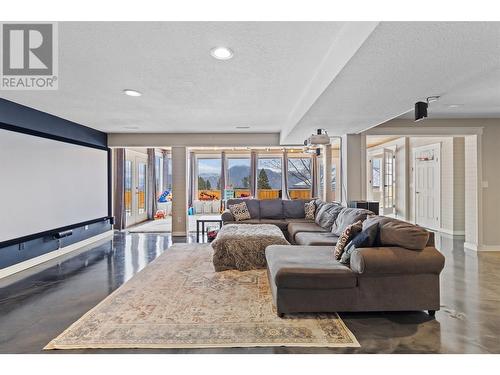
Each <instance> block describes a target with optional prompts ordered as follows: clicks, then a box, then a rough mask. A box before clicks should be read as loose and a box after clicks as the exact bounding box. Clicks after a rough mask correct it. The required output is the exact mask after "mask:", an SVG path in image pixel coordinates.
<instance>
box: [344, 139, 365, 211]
mask: <svg viewBox="0 0 500 375" xmlns="http://www.w3.org/2000/svg"><path fill="white" fill-rule="evenodd" d="M363 139H364V137H362V136H361V134H345V135H343V136H342V161H341V163H342V180H341V183H342V191H343V194H342V203H343V204H344V205H345V204H347V202H349V201H352V200H362V199H365V198H366V197H365V194H364V191H366V189H365V188H364V184H365V179H364V177H363V174H364V171H366V156H365V154H366V142H365V143H364V144H363Z"/></svg>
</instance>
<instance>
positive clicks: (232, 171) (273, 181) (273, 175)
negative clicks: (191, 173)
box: [199, 165, 304, 189]
mask: <svg viewBox="0 0 500 375" xmlns="http://www.w3.org/2000/svg"><path fill="white" fill-rule="evenodd" d="M264 170H265V171H266V174H267V178H268V180H269V185H270V186H271V189H281V173H279V172H276V171H274V170H272V169H269V168H264ZM249 175H250V167H248V166H245V165H235V166H233V167H231V168H229V171H228V177H229V180H228V181H227V184H228V185H231V184H232V185H233V186H241V185H242V181H243V179H244V178H245V177H248V176H249ZM199 176H200V177H201V178H203V179H204V180H208V181H210V186H212V189H217V183H218V181H219V174H217V173H200V175H199ZM288 185H289V187H290V188H292V189H293V188H304V182H303V181H302V180H301V179H300V178H297V177H296V176H294V175H289V178H288Z"/></svg>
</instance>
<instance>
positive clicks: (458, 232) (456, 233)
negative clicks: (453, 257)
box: [438, 228, 465, 236]
mask: <svg viewBox="0 0 500 375" xmlns="http://www.w3.org/2000/svg"><path fill="white" fill-rule="evenodd" d="M438 232H441V233H445V234H449V235H451V236H465V231H464V230H450V229H445V228H439V229H438Z"/></svg>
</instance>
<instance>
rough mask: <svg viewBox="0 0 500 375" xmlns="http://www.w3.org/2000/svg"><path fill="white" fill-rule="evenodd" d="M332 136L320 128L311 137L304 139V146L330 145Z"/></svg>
mask: <svg viewBox="0 0 500 375" xmlns="http://www.w3.org/2000/svg"><path fill="white" fill-rule="evenodd" d="M329 144H330V137H329V136H328V133H327V132H326V130H325V129H318V130H317V133H316V134H311V136H310V137H309V138H307V139H306V140H305V141H304V146H315V145H329Z"/></svg>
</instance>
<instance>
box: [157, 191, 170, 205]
mask: <svg viewBox="0 0 500 375" xmlns="http://www.w3.org/2000/svg"><path fill="white" fill-rule="evenodd" d="M171 201H172V192H171V191H170V190H165V191H164V192H163V193H162V194H161V195H160V197H159V198H158V202H159V203H167V202H171Z"/></svg>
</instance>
